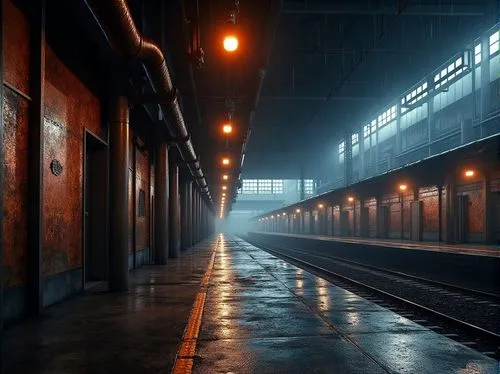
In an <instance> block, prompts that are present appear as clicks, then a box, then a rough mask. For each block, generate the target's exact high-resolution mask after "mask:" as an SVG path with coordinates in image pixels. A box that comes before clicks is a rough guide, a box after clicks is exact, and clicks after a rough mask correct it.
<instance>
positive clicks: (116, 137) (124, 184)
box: [109, 96, 130, 291]
mask: <svg viewBox="0 0 500 374" xmlns="http://www.w3.org/2000/svg"><path fill="white" fill-rule="evenodd" d="M109 127H110V128H109V138H110V178H109V188H110V191H111V193H110V196H109V204H110V211H109V219H110V231H109V290H110V291H122V290H126V289H127V288H128V232H129V211H128V199H129V188H128V187H129V186H128V173H129V156H130V155H129V142H130V133H129V106H128V100H127V98H126V97H123V96H121V97H118V98H117V100H116V102H115V104H114V107H113V109H112V114H111V121H110V126H109Z"/></svg>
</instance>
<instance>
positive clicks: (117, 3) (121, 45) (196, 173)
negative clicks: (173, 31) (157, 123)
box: [85, 0, 210, 199]
mask: <svg viewBox="0 0 500 374" xmlns="http://www.w3.org/2000/svg"><path fill="white" fill-rule="evenodd" d="M85 2H86V4H87V6H88V7H89V9H90V10H91V12H92V14H93V15H94V17H95V19H96V20H97V23H98V24H99V26H100V28H101V29H102V30H103V32H104V34H105V35H106V37H107V39H108V41H109V43H110V45H111V46H112V47H113V48H114V49H115V50H116V51H117V52H118V53H119V54H120V55H121V56H122V57H123V58H125V59H126V60H127V61H141V62H142V63H143V64H144V66H145V67H146V71H147V74H148V78H149V80H150V82H151V85H152V87H153V90H154V91H155V93H156V94H157V95H158V96H159V97H160V98H161V99H162V100H165V102H163V103H161V104H160V108H161V110H162V111H163V113H165V115H166V116H167V117H169V118H170V119H171V121H165V122H166V125H167V129H168V131H169V133H170V136H171V137H172V138H173V139H174V140H175V141H176V145H177V148H178V150H179V153H180V155H181V157H182V159H183V161H184V162H186V163H187V165H188V168H189V171H190V173H191V175H192V176H193V177H194V178H195V180H196V183H197V184H198V186H199V187H200V190H201V191H202V192H203V193H204V194H205V195H206V196H207V198H208V199H210V196H209V194H208V186H207V182H206V180H205V176H204V175H203V172H202V170H201V167H200V163H199V161H198V158H197V156H196V153H195V150H194V148H193V144H192V142H191V138H190V136H189V133H188V130H187V128H186V124H185V122H184V117H183V115H182V111H181V107H180V105H179V98H178V93H177V90H176V89H175V88H174V86H173V84H172V79H171V77H170V73H169V70H168V66H167V62H166V60H165V57H164V55H163V53H162V51H161V49H160V48H159V47H158V46H157V45H156V44H155V43H154V42H152V41H150V40H147V39H146V38H145V37H144V36H143V35H142V34H141V33H140V32H139V30H138V29H137V27H136V25H135V23H134V20H133V19H132V15H131V13H130V10H129V8H128V6H127V3H126V1H125V0H85Z"/></svg>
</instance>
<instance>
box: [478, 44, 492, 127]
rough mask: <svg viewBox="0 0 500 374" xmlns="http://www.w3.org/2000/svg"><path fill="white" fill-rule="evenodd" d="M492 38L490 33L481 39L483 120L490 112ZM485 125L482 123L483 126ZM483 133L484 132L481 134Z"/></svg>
mask: <svg viewBox="0 0 500 374" xmlns="http://www.w3.org/2000/svg"><path fill="white" fill-rule="evenodd" d="M489 54H490V38H489V35H488V36H486V37H484V38H482V40H481V104H480V105H481V117H480V118H481V121H484V120H485V119H486V118H487V117H488V114H489V113H490V108H491V101H490V62H491V60H490V56H489ZM482 127H483V126H482V125H481V128H482ZM481 135H482V134H481Z"/></svg>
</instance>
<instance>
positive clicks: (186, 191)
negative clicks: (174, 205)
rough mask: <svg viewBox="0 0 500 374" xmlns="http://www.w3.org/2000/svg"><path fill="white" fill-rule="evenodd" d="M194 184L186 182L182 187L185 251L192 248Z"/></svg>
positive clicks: (182, 243) (182, 229) (182, 227)
mask: <svg viewBox="0 0 500 374" xmlns="http://www.w3.org/2000/svg"><path fill="white" fill-rule="evenodd" d="M192 184H193V182H191V181H189V180H187V181H184V183H183V186H182V190H181V192H182V195H181V201H182V211H181V220H182V221H181V250H182V251H185V250H186V249H188V248H189V247H190V246H191V243H192V238H191V230H192V225H191V216H192V213H193V212H192V203H193V195H192V191H193V190H192V188H193V186H192Z"/></svg>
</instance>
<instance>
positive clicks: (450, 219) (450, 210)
mask: <svg viewBox="0 0 500 374" xmlns="http://www.w3.org/2000/svg"><path fill="white" fill-rule="evenodd" d="M455 195H456V188H455V178H451V177H450V178H448V180H447V181H446V243H449V244H452V243H454V242H455V214H456V213H455V200H456V197H455Z"/></svg>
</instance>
